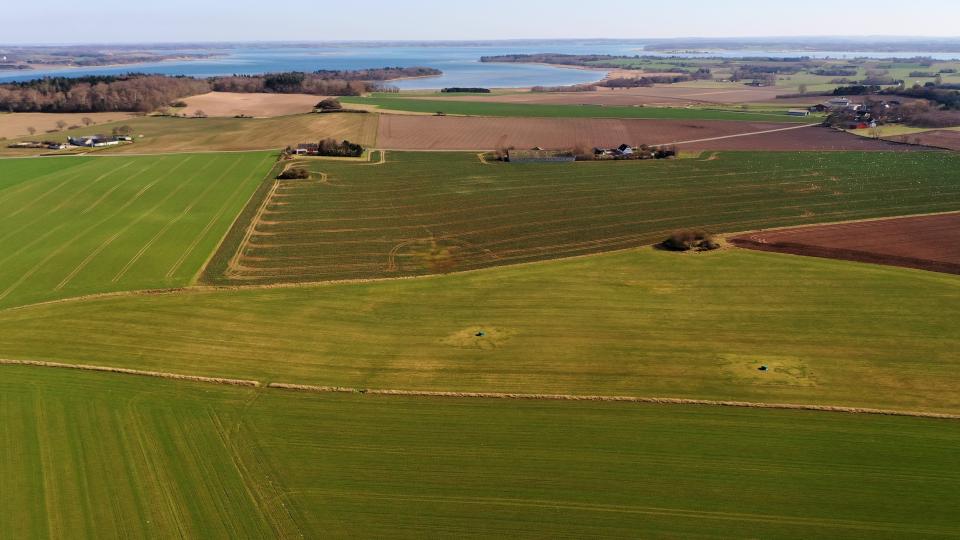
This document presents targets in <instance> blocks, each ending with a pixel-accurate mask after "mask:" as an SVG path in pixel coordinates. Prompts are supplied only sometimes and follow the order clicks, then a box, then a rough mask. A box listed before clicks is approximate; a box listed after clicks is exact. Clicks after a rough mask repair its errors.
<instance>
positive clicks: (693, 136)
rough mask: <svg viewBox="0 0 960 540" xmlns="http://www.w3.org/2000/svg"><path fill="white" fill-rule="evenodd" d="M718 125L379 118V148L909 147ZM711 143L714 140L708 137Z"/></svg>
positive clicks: (811, 131)
mask: <svg viewBox="0 0 960 540" xmlns="http://www.w3.org/2000/svg"><path fill="white" fill-rule="evenodd" d="M783 128H784V124H778V123H763V122H726V121H718V120H705V121H688V120H634V119H607V118H603V119H601V118H486V117H455V116H446V117H442V116H403V115H388V114H384V115H381V117H380V128H379V135H378V138H377V140H378V146H379V147H380V148H384V149H388V150H492V149H496V148H502V147H510V146H514V147H517V148H533V147H535V146H540V147H543V148H572V147H577V146H581V147H584V148H591V147H594V146H614V145H619V144H622V143H627V144H633V145H639V144H673V143H684V144H681V145H680V147H681V149H682V150H688V151H699V150H778V151H802V150H887V151H890V150H906V149H909V148H910V147H907V146H903V145H895V144H893V143H886V142H882V141H874V140H871V139H865V138H862V137H856V136H853V135H849V134H846V133H842V132H837V131H833V130H828V129H824V128H819V127H815V126H811V127H804V128H802V129H791V130H789V131H775V132H772V133H759V134H757V135H750V136H741V137H730V136H732V135H745V134H751V133H758V132H769V131H771V130H780V129H783ZM711 139H713V140H711Z"/></svg>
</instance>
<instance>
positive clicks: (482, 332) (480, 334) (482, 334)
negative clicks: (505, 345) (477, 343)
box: [475, 330, 487, 337]
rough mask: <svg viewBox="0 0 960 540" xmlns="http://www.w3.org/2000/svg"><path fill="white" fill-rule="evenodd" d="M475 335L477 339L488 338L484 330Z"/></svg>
mask: <svg viewBox="0 0 960 540" xmlns="http://www.w3.org/2000/svg"><path fill="white" fill-rule="evenodd" d="M475 335H476V336H477V337H484V336H486V335H487V334H486V332H484V331H483V330H481V331H479V332H477V333H476V334H475Z"/></svg>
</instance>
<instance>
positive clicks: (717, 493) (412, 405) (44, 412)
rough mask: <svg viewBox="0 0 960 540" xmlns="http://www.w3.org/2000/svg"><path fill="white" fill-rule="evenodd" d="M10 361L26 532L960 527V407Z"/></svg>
mask: <svg viewBox="0 0 960 540" xmlns="http://www.w3.org/2000/svg"><path fill="white" fill-rule="evenodd" d="M0 369H2V370H3V375H2V377H0V426H3V427H2V428H0V429H2V433H3V435H4V436H3V437H2V438H0V457H2V459H0V478H2V482H3V483H2V486H3V488H4V512H2V513H0V530H3V531H4V533H5V535H8V536H10V537H12V538H33V537H46V536H52V537H62V536H69V537H71V538H104V537H121V536H122V537H125V538H156V537H209V538H241V537H243V538H253V537H256V538H266V537H284V538H293V537H301V536H302V537H306V538H317V537H329V536H355V537H384V536H389V537H393V538H421V537H423V536H424V535H425V534H429V535H434V534H436V535H439V536H450V537H458V538H474V537H494V536H495V537H504V536H507V537H529V536H537V537H565V536H577V537H618V538H627V537H629V538H636V537H638V536H639V537H686V538H689V537H698V538H730V537H747V536H762V537H763V538H797V537H805V538H811V537H833V538H837V537H843V538H870V539H878V538H890V539H893V538H903V537H905V536H910V537H914V538H928V537H929V538H944V537H950V536H955V535H957V534H960V528H958V526H957V523H956V520H955V519H954V515H953V509H954V508H955V507H956V506H957V505H958V504H960V499H958V495H957V490H956V489H955V487H956V483H957V482H958V481H960V478H958V477H957V474H956V471H955V468H954V467H953V465H954V464H955V463H956V461H957V460H958V459H960V455H958V451H957V448H958V446H960V424H958V423H957V422H951V421H943V420H927V419H916V418H890V417H875V416H854V415H843V414H830V413H813V412H796V411H767V410H756V409H738V410H734V409H724V408H708V407H690V406H671V407H664V406H656V405H636V404H616V403H569V402H506V401H499V400H465V399H442V400H441V399H424V398H400V397H370V396H360V395H311V394H296V393H285V392H282V391H278V390H250V389H235V388H217V387H201V386H198V385H196V384H188V383H182V382H173V381H157V380H152V379H143V378H136V377H125V376H117V375H103V374H88V373H78V372H64V371H58V370H49V369H43V368H15V367H9V366H4V367H0ZM478 516H482V519H478Z"/></svg>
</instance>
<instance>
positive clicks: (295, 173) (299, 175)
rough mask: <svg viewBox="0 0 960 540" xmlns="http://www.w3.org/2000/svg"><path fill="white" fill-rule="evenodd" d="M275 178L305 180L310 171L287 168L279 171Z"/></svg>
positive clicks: (308, 176)
mask: <svg viewBox="0 0 960 540" xmlns="http://www.w3.org/2000/svg"><path fill="white" fill-rule="evenodd" d="M277 178H279V179H280V180H305V179H307V178H310V171H308V170H306V169H300V168H293V169H287V170H285V171H283V172H282V173H280V176H278V177H277Z"/></svg>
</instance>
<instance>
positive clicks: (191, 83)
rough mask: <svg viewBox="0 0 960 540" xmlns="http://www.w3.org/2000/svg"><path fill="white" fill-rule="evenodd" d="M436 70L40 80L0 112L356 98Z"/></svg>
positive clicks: (15, 86) (1, 87)
mask: <svg viewBox="0 0 960 540" xmlns="http://www.w3.org/2000/svg"><path fill="white" fill-rule="evenodd" d="M440 74H442V72H441V71H440V70H437V69H433V68H426V67H408V68H404V67H386V68H379V69H364V70H355V71H331V70H320V71H314V72H310V73H304V72H288V73H269V74H265V75H234V76H230V77H213V78H209V79H198V78H193V77H187V76H168V75H148V74H144V73H129V74H126V75H119V76H91V77H45V78H42V79H35V80H32V81H26V82H16V83H7V84H0V111H8V112H51V113H53V112H56V113H69V112H80V113H84V112H141V113H147V112H152V111H155V110H157V109H161V108H163V107H166V106H168V105H170V104H171V103H173V102H175V101H177V100H180V99H183V98H186V97H189V96H195V95H199V94H205V93H207V92H210V91H218V92H242V93H262V92H267V93H277V94H314V95H328V96H357V95H361V94H363V93H364V92H372V91H390V90H393V89H392V88H390V87H389V86H387V85H385V84H384V82H387V81H391V80H397V79H405V78H411V77H432V76H437V75H440Z"/></svg>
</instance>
